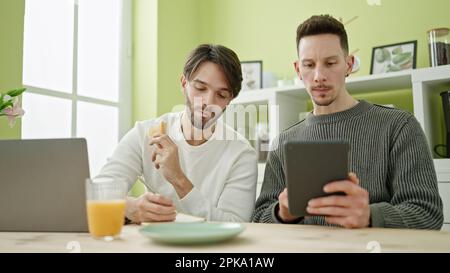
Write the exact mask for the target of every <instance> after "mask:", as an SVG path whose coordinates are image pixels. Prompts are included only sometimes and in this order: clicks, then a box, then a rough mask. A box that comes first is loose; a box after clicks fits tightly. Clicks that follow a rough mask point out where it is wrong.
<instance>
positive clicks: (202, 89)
mask: <svg viewBox="0 0 450 273" xmlns="http://www.w3.org/2000/svg"><path fill="white" fill-rule="evenodd" d="M194 88H195V89H197V90H199V91H205V90H206V87H204V86H203V85H194Z"/></svg>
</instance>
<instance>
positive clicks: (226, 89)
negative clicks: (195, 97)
mask: <svg viewBox="0 0 450 273" xmlns="http://www.w3.org/2000/svg"><path fill="white" fill-rule="evenodd" d="M192 81H193V82H196V83H200V84H203V85H206V86H209V84H207V83H206V82H204V81H202V80H198V79H194V80H192ZM217 91H227V92H229V93H230V94H232V93H231V90H230V89H228V88H225V87H224V88H220V89H219V90H217Z"/></svg>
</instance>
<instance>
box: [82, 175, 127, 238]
mask: <svg viewBox="0 0 450 273" xmlns="http://www.w3.org/2000/svg"><path fill="white" fill-rule="evenodd" d="M127 192H128V186H127V184H126V183H125V182H123V181H120V180H116V179H112V178H101V179H100V178H96V179H86V199H87V204H86V207H87V216H88V226H89V233H90V234H91V235H92V236H93V237H94V238H97V239H103V240H106V241H112V240H114V239H116V238H118V237H119V235H120V232H121V230H122V226H123V223H124V220H125V198H126V196H127Z"/></svg>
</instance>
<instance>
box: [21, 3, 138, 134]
mask: <svg viewBox="0 0 450 273" xmlns="http://www.w3.org/2000/svg"><path fill="white" fill-rule="evenodd" d="M120 3H121V7H122V8H121V22H122V23H121V30H120V44H119V70H120V71H119V99H118V101H117V102H114V101H108V100H103V99H97V98H92V97H87V96H80V95H78V86H77V80H78V71H77V70H78V62H77V60H78V0H74V5H73V8H74V24H73V28H74V30H73V35H74V37H73V66H72V93H65V92H61V91H55V90H50V89H45V88H39V87H35V86H29V85H24V87H26V88H27V93H31V94H39V95H45V96H49V97H54V98H62V99H67V100H70V101H71V103H72V119H71V137H73V138H74V137H78V136H77V110H78V108H77V103H78V102H88V103H93V104H97V105H104V106H112V107H116V108H117V109H118V112H119V130H118V132H119V136H118V139H119V140H120V139H121V138H122V137H123V136H124V135H125V134H126V132H128V130H130V128H131V123H132V122H131V119H132V117H131V97H132V96H131V90H132V84H131V66H132V63H131V60H132V34H131V33H132V5H131V1H129V0H121V1H120Z"/></svg>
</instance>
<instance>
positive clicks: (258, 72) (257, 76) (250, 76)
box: [241, 61, 262, 90]
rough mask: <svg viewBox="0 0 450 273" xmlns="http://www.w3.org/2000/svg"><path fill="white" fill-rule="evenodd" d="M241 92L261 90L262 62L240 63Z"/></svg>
mask: <svg viewBox="0 0 450 273" xmlns="http://www.w3.org/2000/svg"><path fill="white" fill-rule="evenodd" d="M241 69H242V78H243V79H242V90H254V89H261V88H262V61H246V62H241Z"/></svg>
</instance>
